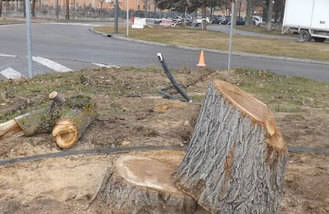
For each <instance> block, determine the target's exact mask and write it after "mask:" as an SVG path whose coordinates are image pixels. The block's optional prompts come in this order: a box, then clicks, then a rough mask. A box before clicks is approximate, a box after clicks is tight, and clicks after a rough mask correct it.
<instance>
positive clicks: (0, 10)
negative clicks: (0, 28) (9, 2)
mask: <svg viewBox="0 0 329 214" xmlns="http://www.w3.org/2000/svg"><path fill="white" fill-rule="evenodd" d="M1 16H2V0H0V17H1Z"/></svg>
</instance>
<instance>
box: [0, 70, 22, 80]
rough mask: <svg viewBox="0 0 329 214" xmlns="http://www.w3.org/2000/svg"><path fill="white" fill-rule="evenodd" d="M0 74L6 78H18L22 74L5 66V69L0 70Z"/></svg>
mask: <svg viewBox="0 0 329 214" xmlns="http://www.w3.org/2000/svg"><path fill="white" fill-rule="evenodd" d="M0 74H2V75H3V76H4V77H6V78H7V79H18V78H21V77H23V75H22V74H21V73H20V72H18V71H16V70H15V69H13V68H11V67H9V68H6V69H5V70H2V71H1V72H0Z"/></svg>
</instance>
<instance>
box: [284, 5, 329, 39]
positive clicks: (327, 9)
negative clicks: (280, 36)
mask: <svg viewBox="0 0 329 214" xmlns="http://www.w3.org/2000/svg"><path fill="white" fill-rule="evenodd" d="M282 32H283V33H286V32H293V33H298V34H299V41H310V40H312V39H314V41H316V42H324V41H325V40H326V39H329V0H286V6H285V11H284V18H283V25H282Z"/></svg>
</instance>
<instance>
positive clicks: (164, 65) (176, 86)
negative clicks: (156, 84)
mask: <svg viewBox="0 0 329 214" xmlns="http://www.w3.org/2000/svg"><path fill="white" fill-rule="evenodd" d="M157 56H158V59H159V61H160V63H161V65H162V68H163V70H164V72H165V74H166V75H167V77H168V79H169V80H170V82H171V84H172V85H173V87H174V88H175V89H176V90H177V92H178V93H180V94H181V95H182V97H183V98H184V99H180V100H181V101H183V102H191V101H192V99H191V98H190V97H189V96H187V94H186V93H185V91H184V90H183V89H182V88H181V87H180V86H179V85H178V83H177V82H176V80H175V77H174V76H173V75H172V73H171V72H170V71H169V69H168V66H167V64H166V62H165V60H164V58H163V56H162V54H161V53H158V54H157ZM166 90H168V88H166ZM166 90H165V89H160V90H159V93H161V94H162V95H164V96H165V97H167V98H169V99H177V98H176V97H174V96H172V95H170V94H168V93H167V92H165V91H166Z"/></svg>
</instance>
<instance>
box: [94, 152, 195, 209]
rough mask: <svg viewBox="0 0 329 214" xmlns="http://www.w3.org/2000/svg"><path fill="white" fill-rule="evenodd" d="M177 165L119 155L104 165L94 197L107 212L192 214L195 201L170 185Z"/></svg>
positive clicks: (172, 182) (172, 184) (172, 183)
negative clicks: (101, 179)
mask: <svg viewBox="0 0 329 214" xmlns="http://www.w3.org/2000/svg"><path fill="white" fill-rule="evenodd" d="M177 166H178V163H177V164H172V163H168V162H163V161H160V160H157V159H153V158H147V157H138V156H122V157H120V158H119V159H118V160H116V161H115V163H114V166H113V167H112V168H108V171H107V177H106V179H104V182H103V184H102V186H101V189H100V192H99V195H98V196H97V197H98V198H99V199H100V201H102V202H105V206H106V207H107V208H108V213H111V214H127V213H148V214H168V213H177V214H179V213H181V214H191V213H194V211H195V210H196V208H197V204H196V202H195V200H193V199H192V198H191V197H190V196H188V195H185V194H184V193H182V192H180V191H179V190H177V188H176V187H175V185H174V179H173V177H172V176H171V175H172V173H173V172H174V170H175V169H176V168H177Z"/></svg>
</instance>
